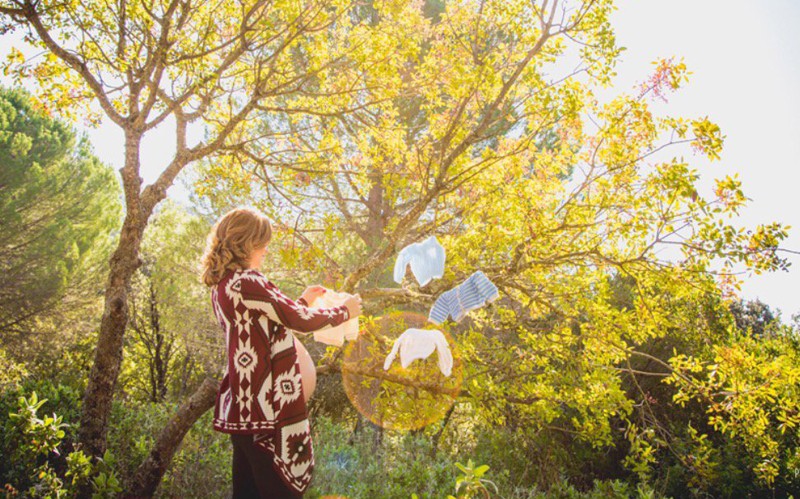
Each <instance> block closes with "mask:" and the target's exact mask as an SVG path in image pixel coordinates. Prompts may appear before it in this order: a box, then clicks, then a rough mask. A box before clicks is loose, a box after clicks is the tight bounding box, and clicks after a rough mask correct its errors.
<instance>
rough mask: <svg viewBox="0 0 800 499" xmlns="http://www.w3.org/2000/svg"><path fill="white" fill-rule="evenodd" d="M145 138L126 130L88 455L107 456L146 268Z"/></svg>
mask: <svg viewBox="0 0 800 499" xmlns="http://www.w3.org/2000/svg"><path fill="white" fill-rule="evenodd" d="M140 143H141V134H137V133H135V132H131V131H126V136H125V166H124V167H123V168H122V169H121V170H120V171H121V173H122V183H123V186H124V191H125V205H126V214H125V221H124V222H123V224H122V231H121V232H120V236H119V243H118V245H117V249H116V250H115V251H114V254H113V255H112V257H111V260H110V262H109V263H110V265H109V267H110V268H109V273H108V279H107V281H106V290H105V309H104V310H103V317H102V319H101V321H100V333H99V336H98V340H97V347H96V349H95V356H94V365H93V366H92V371H91V373H90V374H89V381H88V384H87V386H86V393H85V394H84V397H83V405H82V407H81V421H80V429H79V432H78V440H79V442H80V443H81V444H82V446H83V451H84V452H85V453H86V454H87V455H89V456H96V457H99V456H102V455H103V453H104V452H105V448H106V433H107V431H108V417H109V415H110V414H111V402H112V400H113V397H114V389H115V387H116V384H117V377H118V376H119V370H120V365H121V364H122V346H123V341H122V340H123V336H124V333H125V327H126V326H127V324H128V290H129V289H130V283H131V277H132V276H133V274H134V272H136V269H137V268H139V266H140V265H141V264H142V262H141V259H140V258H139V247H140V245H141V240H142V234H143V232H144V227H145V225H146V223H147V220H146V218H145V217H143V216H142V212H141V202H140V195H139V194H140V189H141V185H142V179H141V178H140V177H139V173H138V172H139V145H140Z"/></svg>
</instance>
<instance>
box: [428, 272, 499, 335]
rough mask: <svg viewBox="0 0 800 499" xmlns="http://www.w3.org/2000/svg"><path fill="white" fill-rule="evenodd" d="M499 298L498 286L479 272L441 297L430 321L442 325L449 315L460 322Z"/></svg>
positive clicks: (435, 305) (431, 313)
mask: <svg viewBox="0 0 800 499" xmlns="http://www.w3.org/2000/svg"><path fill="white" fill-rule="evenodd" d="M498 296H500V293H499V292H498V290H497V286H495V285H494V284H493V283H492V281H490V280H489V278H488V277H486V275H485V274H484V273H483V272H481V271H480V270H478V271H476V272H475V273H473V274H472V275H471V276H469V277H467V279H466V280H464V282H462V283H461V284H459V285H458V286H456V287H455V288H453V289H450V290H448V291H445V292H444V293H442V294H441V295H439V298H437V299H436V302H435V303H434V304H433V307H431V311H430V314H429V315H428V320H429V321H431V322H433V323H434V324H441V323H443V322H444V321H445V320H447V316H448V315H449V316H451V317H452V318H453V320H454V321H456V322H459V321H460V320H461V319H463V318H464V316H465V315H466V314H467V312H469V311H470V310H474V309H476V308H480V307H482V306H483V305H484V303H490V302H493V301H494V300H496V299H497V297H498Z"/></svg>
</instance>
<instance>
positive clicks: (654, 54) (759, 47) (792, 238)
mask: <svg viewBox="0 0 800 499" xmlns="http://www.w3.org/2000/svg"><path fill="white" fill-rule="evenodd" d="M616 5H617V11H616V12H615V13H614V14H613V16H612V25H613V27H614V30H615V33H616V37H617V43H618V45H620V46H623V47H626V49H627V50H626V51H624V52H623V53H622V55H621V59H620V61H619V62H618V64H617V66H616V72H617V76H616V78H615V79H614V85H613V87H612V88H611V89H608V90H606V91H605V92H607V96H609V97H610V96H613V95H614V94H615V93H617V92H620V91H625V92H631V91H632V89H633V88H634V87H635V86H636V85H637V84H638V83H639V82H642V81H644V80H645V79H646V78H647V76H648V75H650V74H651V71H652V69H653V66H652V64H651V63H652V62H653V61H655V60H656V59H659V58H666V57H671V56H674V57H676V58H681V57H682V58H683V60H684V62H685V63H686V65H687V67H688V70H689V71H691V72H692V74H691V75H690V79H689V82H688V83H687V84H685V85H684V88H682V89H680V90H679V91H678V92H677V93H674V94H668V95H667V98H668V101H669V102H668V103H667V104H664V105H663V106H662V107H663V111H664V112H667V111H668V112H669V114H670V115H674V116H683V117H686V118H700V117H704V116H708V117H709V119H710V120H711V121H713V122H715V123H717V124H718V125H719V126H720V127H721V129H722V133H723V134H724V135H725V136H726V138H725V147H724V150H723V154H722V157H721V160H720V161H715V162H709V161H707V160H705V159H704V158H702V157H701V156H699V155H698V156H689V155H687V159H688V160H689V162H690V165H691V166H692V167H693V168H696V169H698V170H699V172H700V175H701V181H700V184H701V186H703V185H705V186H706V187H707V189H710V186H711V185H713V184H712V182H713V179H714V178H722V177H724V176H725V175H726V174H727V175H733V174H734V173H738V178H739V179H740V180H741V182H742V189H743V191H744V193H745V195H746V196H747V197H748V198H749V202H748V204H747V206H745V207H744V208H743V209H742V210H741V211H740V217H739V218H738V219H737V220H736V221H735V222H734V223H735V224H736V225H737V226H744V227H746V228H755V226H756V225H758V224H763V223H770V222H780V223H782V224H785V225H789V226H790V228H789V229H788V232H789V237H788V238H787V239H785V240H784V241H783V244H782V247H784V248H787V249H791V250H794V251H800V194H798V193H797V192H796V191H797V188H798V185H800V165H798V158H800V140H799V139H798V138H799V137H800V92H798V91H799V90H800V30H797V29H796V27H797V26H798V25H800V1H798V0H758V1H757V0H724V1H723V0H669V1H667V0H638V1H637V0H618V1H617V2H616ZM2 40H3V42H2V44H0V57H5V55H6V54H7V53H8V50H9V49H10V47H11V46H16V47H17V48H19V49H20V50H22V51H23V53H25V54H26V56H29V55H32V54H34V53H35V52H31V51H30V50H29V49H26V48H25V47H24V46H23V44H22V41H21V36H20V35H19V34H15V35H12V36H9V35H6V36H4V37H3V38H2ZM0 82H2V83H5V84H7V83H8V80H7V79H5V78H3V77H2V76H0ZM601 97H602V96H601ZM173 130H174V122H169V121H166V122H165V123H164V124H162V125H161V126H160V127H159V128H158V129H156V130H155V132H156V133H150V134H149V135H148V136H146V138H145V140H144V142H143V144H142V152H141V157H142V172H141V174H142V177H143V179H144V180H145V182H146V183H150V182H152V181H153V180H155V178H156V177H157V175H158V173H159V172H160V171H161V170H162V169H163V168H164V166H165V165H166V163H167V161H168V159H169V158H170V157H171V156H172V152H173V151H174V145H173V140H174V139H173V137H174V133H173ZM87 133H88V134H89V137H90V139H91V140H92V143H93V145H94V148H95V152H96V153H97V155H98V156H99V157H100V158H102V159H103V160H104V161H106V162H107V163H109V164H111V165H112V166H113V167H114V168H116V169H118V168H120V167H121V166H122V161H123V159H122V158H123V157H122V151H123V147H122V144H123V137H122V134H121V133H120V131H119V130H118V129H117V128H116V127H114V126H112V125H103V126H101V127H100V128H98V129H87ZM196 137H197V138H199V134H198V135H196ZM190 142H191V141H190ZM190 145H191V143H190ZM180 180H181V177H180V176H179V181H178V182H176V184H175V185H173V186H172V187H171V188H170V189H169V191H168V195H169V196H170V197H171V198H173V199H177V200H179V201H185V200H186V199H187V191H186V187H185V186H184V185H182V184H181V182H180ZM706 192H710V190H707V191H706ZM701 193H703V191H702V190H701ZM781 256H784V257H789V261H790V262H792V266H791V267H790V268H789V271H788V272H782V271H777V272H772V273H763V274H761V275H755V274H753V275H745V276H742V278H743V279H744V282H743V284H742V289H741V296H742V297H743V298H745V299H760V300H761V301H763V302H765V303H767V304H768V305H769V306H770V308H771V309H773V311H777V310H780V312H781V315H782V317H783V319H784V320H785V321H788V320H789V319H790V317H791V315H792V314H795V313H800V255H793V254H790V253H782V255H781Z"/></svg>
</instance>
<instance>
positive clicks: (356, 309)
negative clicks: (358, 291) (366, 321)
mask: <svg viewBox="0 0 800 499" xmlns="http://www.w3.org/2000/svg"><path fill="white" fill-rule="evenodd" d="M344 304H345V306H346V307H347V310H348V311H349V312H350V318H351V319H355V318H356V317H358V316H359V315H361V295H353V296H351V297H350V298H348V299H346V300H345V301H344Z"/></svg>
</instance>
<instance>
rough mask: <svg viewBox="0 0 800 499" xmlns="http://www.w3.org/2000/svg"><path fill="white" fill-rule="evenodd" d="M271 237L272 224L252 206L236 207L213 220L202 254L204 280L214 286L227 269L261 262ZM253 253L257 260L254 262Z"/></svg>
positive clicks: (241, 267)
mask: <svg viewBox="0 0 800 499" xmlns="http://www.w3.org/2000/svg"><path fill="white" fill-rule="evenodd" d="M271 238H272V227H271V226H270V223H269V220H268V219H267V217H266V216H264V214H262V213H261V212H259V211H258V210H255V209H252V208H236V209H233V210H231V211H229V212H228V213H226V214H225V215H224V216H223V217H222V218H220V219H219V221H218V222H217V223H216V224H214V227H213V228H212V229H211V232H210V233H209V234H208V239H207V246H206V252H205V254H204V255H203V260H202V262H203V282H204V283H205V284H206V286H215V285H216V284H217V283H218V282H219V281H221V280H222V276H223V275H224V274H225V272H226V271H228V270H235V269H245V268H248V267H249V266H250V264H251V263H255V264H256V265H255V266H258V265H260V263H261V258H263V256H264V253H265V252H266V246H267V243H269V241H270V239H271ZM254 257H255V258H256V259H257V261H255V262H253V260H254Z"/></svg>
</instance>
